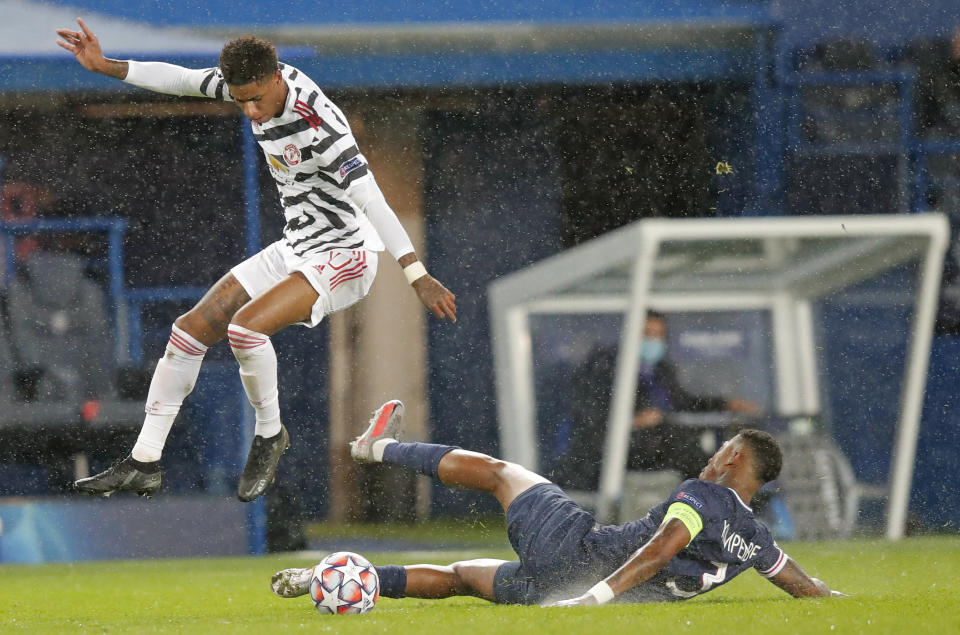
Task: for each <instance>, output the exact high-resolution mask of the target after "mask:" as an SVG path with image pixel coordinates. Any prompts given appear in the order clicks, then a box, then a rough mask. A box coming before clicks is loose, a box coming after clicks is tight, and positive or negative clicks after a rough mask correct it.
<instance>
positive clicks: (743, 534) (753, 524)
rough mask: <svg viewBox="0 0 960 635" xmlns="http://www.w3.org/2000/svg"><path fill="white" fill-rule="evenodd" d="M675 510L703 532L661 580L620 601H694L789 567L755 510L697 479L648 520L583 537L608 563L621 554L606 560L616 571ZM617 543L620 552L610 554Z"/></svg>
mask: <svg viewBox="0 0 960 635" xmlns="http://www.w3.org/2000/svg"><path fill="white" fill-rule="evenodd" d="M673 505H680V506H681V508H680V510H678V511H680V512H682V513H686V514H689V511H690V510H692V511H693V512H695V514H696V517H695V518H693V521H694V522H696V521H697V519H699V521H700V522H701V523H702V529H700V531H699V532H698V533H697V534H696V536H694V538H693V540H692V541H691V542H690V544H688V545H687V546H686V547H685V548H684V549H682V550H681V551H680V553H678V554H677V555H676V556H674V558H673V559H671V560H670V562H669V563H668V564H667V566H666V567H664V568H663V569H662V570H661V571H660V572H659V573H657V575H655V576H654V577H652V578H650V579H649V580H647V581H646V582H645V583H643V584H641V585H638V586H637V587H634V588H633V589H630V590H628V591H625V592H624V593H623V594H622V596H618V600H621V601H627V602H629V601H644V600H651V599H658V600H674V599H686V598H691V597H694V596H696V595H699V594H701V593H705V592H706V591H709V590H711V589H715V588H717V587H718V586H720V585H722V584H725V583H726V582H729V581H730V580H732V579H733V578H735V577H736V576H738V575H740V574H741V573H743V572H744V571H746V570H747V569H749V568H754V569H756V570H757V571H758V572H760V573H761V574H762V575H765V576H767V577H770V576H774V575H776V574H777V573H779V572H780V570H781V569H782V568H783V565H784V564H786V561H787V556H786V554H785V553H784V552H783V551H782V550H781V549H780V547H779V546H777V543H776V541H774V539H773V535H772V534H771V533H770V530H769V529H768V528H767V527H766V525H764V524H763V523H761V522H759V521H758V520H757V519H756V518H755V517H754V515H753V510H751V509H750V507H748V506H747V504H746V503H744V502H743V501H742V500H741V499H740V496H738V495H737V493H736V492H734V491H733V490H732V489H730V488H728V487H724V486H722V485H717V484H716V483H709V482H706V481H698V480H693V479H691V480H688V481H684V482H683V483H681V484H680V486H679V487H678V488H677V489H676V490H674V491H673V493H672V494H671V495H670V497H669V498H668V499H667V500H666V501H664V502H663V503H661V504H659V505H657V506H656V507H654V508H653V509H651V510H650V513H649V514H647V515H646V516H645V517H644V518H641V519H640V520H637V521H634V522H631V523H626V524H625V525H619V526H616V527H610V528H601V529H600V531H599V533H597V532H594V533H597V535H596V536H595V537H591V536H590V535H589V534H588V535H587V536H585V541H587V542H588V543H594V549H595V553H596V554H597V555H598V556H601V557H605V559H606V557H609V556H614V553H610V552H611V551H619V552H620V553H618V554H616V556H615V557H616V558H617V559H618V560H619V562H614V561H610V560H607V564H608V565H611V566H613V569H616V568H618V567H619V566H620V565H622V564H623V563H624V562H626V560H627V559H628V558H629V557H630V555H632V553H633V552H635V551H636V549H637V548H639V547H640V546H642V545H643V543H644V542H646V541H647V540H648V539H649V538H650V536H652V535H653V533H654V532H655V531H656V529H657V528H658V527H659V526H660V525H661V523H663V520H664V518H665V517H666V516H667V515H668V513H669V510H670V509H671V508H672V506H673ZM685 524H686V523H685ZM688 528H689V525H688ZM605 530H606V531H605ZM598 539H599V540H598ZM616 543H619V545H618V546H619V547H620V549H613V550H611V549H610V547H611V546H613V544H616ZM630 545H636V546H635V547H634V548H633V549H632V550H631V551H630V552H629V553H624V551H622V550H623V549H624V548H628V546H630Z"/></svg>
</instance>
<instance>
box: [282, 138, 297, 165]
mask: <svg viewBox="0 0 960 635" xmlns="http://www.w3.org/2000/svg"><path fill="white" fill-rule="evenodd" d="M300 159H301V156H300V148H298V147H297V146H295V145H293V144H292V143H288V144H287V145H286V146H285V147H284V148H283V160H284V161H286V162H287V165H296V164H298V163H300Z"/></svg>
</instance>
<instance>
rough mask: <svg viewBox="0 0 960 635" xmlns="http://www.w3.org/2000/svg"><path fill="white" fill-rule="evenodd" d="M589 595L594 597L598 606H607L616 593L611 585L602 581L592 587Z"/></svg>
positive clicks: (588, 592)
mask: <svg viewBox="0 0 960 635" xmlns="http://www.w3.org/2000/svg"><path fill="white" fill-rule="evenodd" d="M587 595H592V596H593V597H594V598H595V599H596V600H597V604H606V603H607V602H609V601H610V600H612V599H613V596H614V593H613V589H611V588H610V585H609V584H607V583H606V582H604V581H602V580H601V581H600V582H597V583H596V584H594V585H593V586H592V587H590V590H589V591H587Z"/></svg>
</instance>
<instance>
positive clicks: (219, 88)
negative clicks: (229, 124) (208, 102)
mask: <svg viewBox="0 0 960 635" xmlns="http://www.w3.org/2000/svg"><path fill="white" fill-rule="evenodd" d="M225 83H226V81H225V80H222V79H221V80H220V81H219V82H217V91H216V96H215V97H214V99H219V100H220V101H223V85H224V84H225Z"/></svg>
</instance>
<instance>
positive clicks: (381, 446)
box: [370, 437, 397, 463]
mask: <svg viewBox="0 0 960 635" xmlns="http://www.w3.org/2000/svg"><path fill="white" fill-rule="evenodd" d="M391 443H397V440H396V439H391V438H389V437H386V438H383V439H377V440H376V441H374V442H373V445H371V446H370V458H372V459H373V460H374V461H376V462H377V463H382V462H383V451H384V450H385V449H386V448H387V446H388V445H390V444H391Z"/></svg>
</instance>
